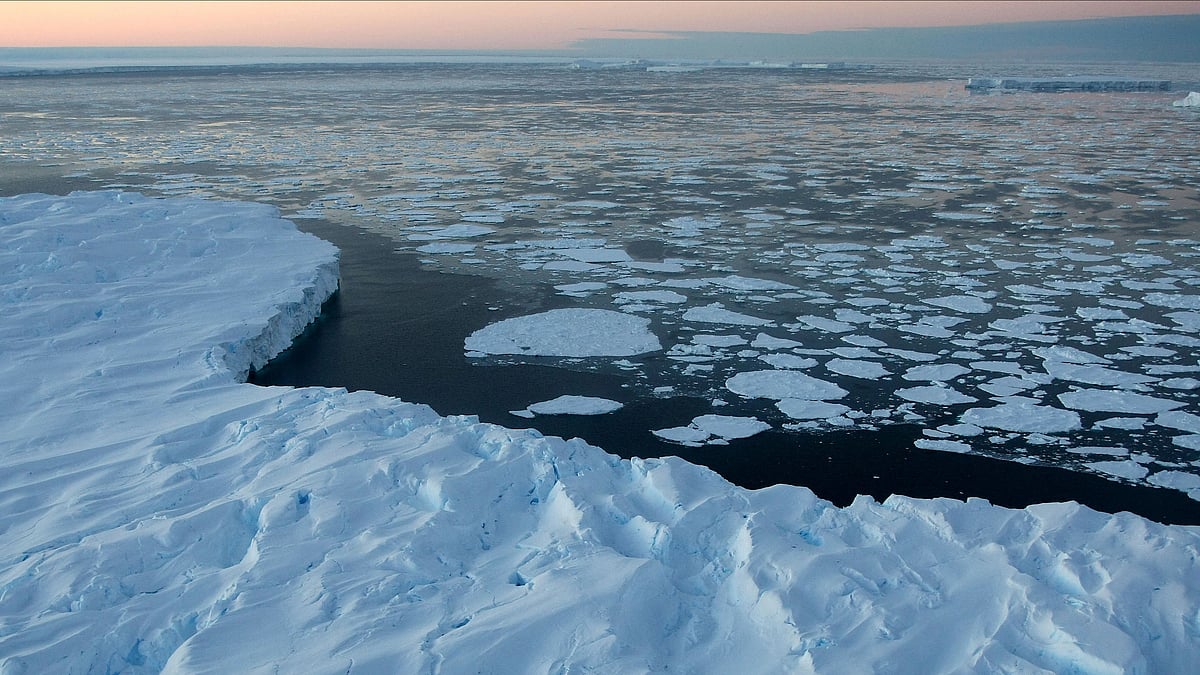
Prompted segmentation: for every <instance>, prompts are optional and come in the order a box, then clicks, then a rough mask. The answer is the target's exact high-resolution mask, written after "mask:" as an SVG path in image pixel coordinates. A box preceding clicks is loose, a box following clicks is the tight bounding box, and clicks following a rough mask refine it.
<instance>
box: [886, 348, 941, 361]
mask: <svg viewBox="0 0 1200 675" xmlns="http://www.w3.org/2000/svg"><path fill="white" fill-rule="evenodd" d="M879 351H881V352H883V353H885V354H891V355H892V356H899V357H900V358H902V359H908V360H909V361H917V362H928V361H937V359H938V355H937V354H930V353H929V352H918V351H913V350H911V349H896V348H893V347H889V348H887V349H880V350H879Z"/></svg>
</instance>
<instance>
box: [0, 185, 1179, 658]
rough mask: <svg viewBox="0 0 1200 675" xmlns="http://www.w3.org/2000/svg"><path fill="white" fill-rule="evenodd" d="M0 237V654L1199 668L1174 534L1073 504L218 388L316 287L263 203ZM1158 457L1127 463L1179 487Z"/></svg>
mask: <svg viewBox="0 0 1200 675" xmlns="http://www.w3.org/2000/svg"><path fill="white" fill-rule="evenodd" d="M0 238H2V240H3V241H4V242H5V246H4V247H3V248H2V249H0V303H3V310H4V311H3V312H0V340H2V341H3V344H4V358H3V359H0V396H2V397H3V400H4V401H5V405H4V406H3V407H0V448H3V452H2V453H0V504H3V505H4V508H3V509H0V533H3V536H0V627H2V628H0V671H3V672H5V673H9V672H13V673H44V672H61V673H84V672H122V673H134V674H138V673H156V672H164V671H165V672H172V673H191V672H267V671H273V672H313V671H314V670H317V671H322V672H359V671H363V672H401V673H412V672H443V673H462V672H481V671H482V672H496V673H501V672H503V673H532V672H661V671H666V670H670V671H672V672H711V673H717V672H738V673H778V672H829V673H851V672H885V671H888V672H896V671H900V672H914V673H915V672H1164V673H1166V672H1190V670H1191V669H1192V668H1193V666H1194V664H1195V663H1196V661H1197V659H1198V658H1200V639H1198V637H1197V636H1198V635H1200V624H1198V623H1197V619H1196V617H1197V607H1200V562H1198V561H1197V557H1196V555H1195V551H1196V550H1197V549H1198V548H1200V530H1198V529H1197V528H1190V527H1172V526H1163V525H1159V524H1156V523H1153V522H1150V521H1147V520H1145V519H1143V518H1140V517H1137V516H1134V515H1132V514H1128V513H1121V514H1116V515H1107V514H1101V513H1097V512H1095V511H1092V510H1090V509H1087V508H1085V507H1082V506H1079V505H1077V504H1073V503H1066V504H1045V505H1038V506H1032V507H1029V508H1027V509H1022V510H1012V509H1005V508H999V507H995V506H992V505H990V504H988V503H986V502H983V501H980V500H968V501H966V502H962V501H955V500H950V499H936V500H917V499H908V498H903V497H892V498H889V499H888V500H886V501H884V502H883V503H878V502H876V501H874V500H872V499H869V498H859V499H858V500H856V501H855V502H854V503H853V504H852V505H851V506H849V507H847V508H845V509H839V508H835V507H833V506H832V505H830V504H829V503H828V502H825V501H823V500H820V499H817V498H816V497H815V496H814V495H813V494H812V493H811V492H810V491H808V490H806V489H804V488H797V487H787V486H776V487H770V488H766V489H761V490H754V491H750V490H743V489H740V488H737V487H734V486H732V485H730V484H729V483H727V482H726V481H724V480H723V479H721V478H720V477H718V476H717V475H716V474H714V473H712V472H710V471H708V470H706V469H703V468H700V467H696V466H693V465H690V464H687V463H685V462H683V461H682V460H679V459H676V458H666V459H661V460H645V461H642V460H630V461H622V460H619V459H617V458H615V457H613V456H611V455H608V454H606V453H604V452H602V451H601V450H599V449H597V448H594V447H591V446H589V445H587V444H585V443H583V442H580V441H577V440H576V441H565V440H562V439H559V438H548V437H543V436H541V435H540V434H538V433H537V432H535V431H514V430H509V429H504V428H501V427H498V426H493V425H488V424H480V423H478V422H477V421H476V420H475V419H474V418H472V417H466V416H454V417H439V416H438V415H437V414H435V413H434V412H433V411H432V410H430V409H429V408H428V407H426V406H421V405H416V404H409V403H404V402H401V401H398V400H396V399H391V398H387V397H384V396H379V395H377V394H373V393H370V392H347V391H345V390H342V389H325V388H301V389H293V388H286V387H257V386H253V385H249V384H244V383H240V382H239V381H238V379H239V374H240V373H242V372H243V371H244V369H245V368H247V367H250V366H251V365H254V364H261V363H262V362H263V359H265V358H267V357H269V355H270V354H271V353H273V352H274V351H277V350H278V348H281V347H282V346H284V345H285V344H286V343H287V342H288V341H289V340H290V339H292V338H293V337H294V336H295V335H296V334H298V333H299V331H300V330H302V328H303V326H304V323H305V322H306V321H307V320H308V319H310V318H311V317H312V316H313V315H315V313H316V312H317V311H318V310H319V307H320V305H321V302H322V301H323V300H324V299H325V297H327V296H328V295H329V294H330V293H332V292H333V290H334V288H335V287H336V281H337V254H336V251H335V250H334V249H333V248H332V247H330V246H329V245H327V244H325V243H323V242H320V241H317V240H315V239H313V238H312V237H309V236H307V235H302V234H300V233H298V232H296V231H295V229H294V228H293V227H292V226H291V225H290V224H289V223H286V222H285V221H282V220H280V219H279V218H278V217H277V216H276V215H275V212H274V211H273V210H272V209H269V208H266V207H260V206H253V205H243V204H231V203H213V202H202V201H195V200H176V199H172V200H150V199H145V198H142V197H139V196H137V195H129V194H124V193H98V194H84V193H77V194H74V195H71V196H68V197H52V196H45V195H32V196H23V197H17V198H10V199H0ZM592 318H596V317H594V316H592ZM797 374H798V373H790V374H789V375H797ZM752 379H754V378H752ZM790 384H791V385H792V386H782V387H779V388H780V389H785V390H787V391H789V392H791V391H793V390H797V389H799V390H803V389H805V387H803V386H800V387H797V386H794V385H796V384H797V383H796V382H794V381H793V382H791V383H790ZM1170 414H1171V413H1162V414H1161V415H1160V417H1163V416H1167V415H1170ZM1176 417H1177V416H1176ZM1169 421H1171V422H1172V423H1178V424H1180V425H1184V424H1188V423H1189V422H1188V421H1187V420H1175V419H1174V418H1171V419H1170V420H1169ZM696 423H697V427H696V430H697V431H701V432H702V433H707V431H703V430H702V427H703V428H704V429H712V430H724V432H730V431H733V430H734V428H735V427H737V428H738V429H741V430H743V431H744V430H746V429H748V428H749V426H751V425H752V423H750V422H747V421H736V420H733V419H730V418H725V419H708V418H707V417H705V418H703V419H701V418H697V420H696ZM942 445H943V446H945V447H940V448H939V449H945V450H953V449H954V448H951V447H949V445H948V444H942ZM1103 468H1106V469H1109V470H1112V471H1116V472H1119V473H1131V472H1132V471H1133V470H1134V469H1133V467H1131V466H1127V465H1122V466H1117V465H1115V464H1104V465H1103ZM1176 473H1177V472H1176ZM1176 473H1172V472H1169V471H1163V472H1159V474H1156V475H1155V476H1152V477H1151V478H1152V480H1154V481H1155V482H1158V483H1162V484H1172V485H1181V486H1182V487H1183V488H1186V489H1193V487H1194V486H1193V485H1192V484H1190V483H1186V484H1185V482H1186V480H1187V479H1186V478H1183V477H1181V476H1185V475H1186V474H1179V475H1176Z"/></svg>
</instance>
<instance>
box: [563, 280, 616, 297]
mask: <svg viewBox="0 0 1200 675" xmlns="http://www.w3.org/2000/svg"><path fill="white" fill-rule="evenodd" d="M606 288H608V284H606V283H604V282H602V281H581V282H579V283H574V284H559V285H557V286H555V287H554V289H555V290H557V291H558V292H560V293H562V294H563V295H569V296H571V297H576V298H579V297H587V296H589V295H591V294H592V293H594V292H596V291H602V290H604V289H606Z"/></svg>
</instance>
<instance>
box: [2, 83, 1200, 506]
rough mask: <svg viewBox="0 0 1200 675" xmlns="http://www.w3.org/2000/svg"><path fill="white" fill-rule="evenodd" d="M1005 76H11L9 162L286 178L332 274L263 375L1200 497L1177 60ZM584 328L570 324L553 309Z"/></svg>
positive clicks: (727, 461)
mask: <svg viewBox="0 0 1200 675" xmlns="http://www.w3.org/2000/svg"><path fill="white" fill-rule="evenodd" d="M1139 69H1140V71H1145V72H1139V73H1137V75H1138V76H1143V77H1145V76H1156V77H1164V78H1167V79H1176V80H1178V79H1179V73H1175V72H1171V71H1170V69H1167V68H1163V69H1161V72H1160V69H1155V68H1153V67H1149V66H1142V67H1139ZM1017 70H1020V69H1011V68H1010V69H1006V70H1005V72H1004V73H1003V74H1004V75H1042V74H1046V73H1047V72H1048V69H1047V68H1033V67H1028V66H1026V67H1024V68H1023V70H1024V72H1016V71H1017ZM991 74H996V73H994V72H992V71H991V70H988V71H984V70H982V69H980V68H979V67H970V66H962V67H955V66H948V65H942V66H938V67H936V68H922V67H919V66H912V65H906V66H877V67H875V68H871V69H866V70H853V71H829V72H822V71H801V70H784V71H775V70H770V71H768V70H754V69H708V70H701V71H697V72H672V73H662V72H647V71H645V70H644V69H611V70H570V69H567V68H565V67H563V66H562V65H561V64H523V65H487V64H457V65H432V64H389V65H362V64H359V65H346V64H341V65H337V64H333V65H328V66H321V67H301V66H276V67H253V68H247V67H240V66H228V67H223V68H208V69H177V70H169V71H166V70H154V69H148V70H145V71H143V72H128V73H82V74H64V75H44V76H36V77H28V76H27V77H6V78H4V80H3V84H4V86H3V87H2V88H0V132H2V137H3V147H2V150H0V193H2V194H5V195H12V194H20V193H25V192H35V191H41V192H57V193H65V192H66V191H69V190H72V189H81V188H87V189H95V188H117V189H134V190H137V191H139V192H142V193H145V194H148V195H159V196H188V197H205V198H212V199H232V200H242V201H247V200H248V201H257V202H264V203H268V204H272V205H274V206H276V207H278V208H279V209H280V211H281V213H282V215H283V216H284V217H285V218H289V219H292V220H294V221H295V222H296V223H297V224H299V226H300V227H301V228H302V229H306V230H308V231H310V232H314V233H317V234H319V235H320V236H323V237H324V238H326V239H329V240H330V241H333V242H334V243H335V244H337V245H338V246H339V247H340V248H342V250H343V252H344V258H343V261H342V265H343V281H344V283H343V287H342V290H341V292H340V293H339V294H338V296H336V297H335V299H334V300H333V301H332V302H331V304H330V305H327V308H326V310H327V311H326V317H325V319H324V320H322V321H320V322H318V324H317V325H316V326H315V327H314V328H313V329H312V330H310V331H309V332H308V333H307V334H306V336H305V337H304V338H302V339H301V341H300V342H299V343H298V344H297V346H296V347H295V348H294V349H293V350H292V351H291V352H290V353H288V354H285V355H284V356H283V357H282V359H281V360H279V361H277V362H276V363H275V364H274V365H271V366H268V367H266V368H264V369H263V370H262V371H260V372H259V373H258V374H257V376H256V378H255V381H259V382H263V383H286V384H320V385H334V386H345V387H348V388H350V389H369V390H372V391H377V392H380V393H384V394H389V395H395V396H399V397H401V398H403V399H405V400H408V401H414V402H421V403H428V404H430V405H432V406H433V407H434V408H435V409H436V410H438V411H439V412H440V413H443V414H451V413H453V414H474V415H478V416H479V417H480V419H482V420H484V421H487V422H495V423H500V424H503V425H505V426H508V427H533V428H537V429H539V430H541V431H543V432H545V433H548V434H554V435H561V436H565V437H573V436H579V437H582V438H584V439H586V440H588V441H592V442H595V443H597V444H599V445H601V446H602V447H604V448H606V449H607V450H609V451H611V452H615V453H618V454H621V455H623V456H638V457H652V456H662V455H678V456H681V457H683V458H685V459H689V460H691V461H695V462H697V463H702V464H705V465H708V466H711V467H713V468H715V469H717V470H718V471H720V472H721V473H723V474H724V475H726V476H727V477H729V478H731V479H732V480H734V481H735V482H738V483H739V484H742V485H745V486H747V487H760V486H763V485H768V484H772V483H775V482H781V481H782V482H791V483H795V484H800V485H808V486H811V487H813V489H814V490H816V492H817V493H818V494H819V495H820V496H822V497H826V498H829V499H833V500H835V501H837V502H838V503H849V502H850V501H851V500H852V498H853V496H854V495H855V494H873V495H875V496H877V497H879V498H883V497H886V496H888V495H890V494H892V493H898V494H907V495H913V496H954V497H965V496H985V497H987V498H988V499H990V500H992V501H995V502H998V503H1006V504H1011V505H1017V506H1020V505H1024V504H1028V503H1034V502H1041V501H1060V500H1067V499H1078V500H1080V501H1084V502H1085V503H1089V504H1092V505H1094V506H1097V507H1098V508H1101V509H1104V510H1108V511H1118V510H1132V511H1137V512H1139V513H1143V514H1145V515H1148V516H1150V517H1152V518H1157V519H1159V520H1164V521H1168V522H1196V521H1198V520H1200V514H1198V510H1197V506H1198V502H1197V501H1196V500H1197V499H1198V498H1200V406H1198V403H1197V402H1198V400H1200V357H1198V354H1200V349H1198V348H1197V347H1198V345H1200V266H1198V264H1197V260H1198V258H1200V225H1198V224H1200V195H1198V193H1197V187H1198V185H1200V152H1198V149H1200V148H1198V147H1197V146H1200V115H1197V113H1196V112H1195V111H1194V110H1190V109H1184V108H1179V107H1174V106H1172V105H1171V103H1172V101H1174V100H1177V99H1178V98H1180V93H1179V92H1178V91H1172V92H1153V93H1145V92H1139V93H1103V94H1100V93H1077V94H1075V93H1072V94H1053V95H1051V94H1037V93H1011V94H994V95H972V94H968V93H967V92H966V91H965V89H964V87H963V85H964V82H965V80H966V78H967V77H971V76H977V75H991ZM560 310H575V311H577V312H582V311H584V310H587V313H582V314H562V313H556V312H559V311H560ZM592 320H595V323H588V322H589V321H592ZM564 325H565V326H568V327H574V328H577V329H579V331H581V332H574V333H571V332H569V331H568V333H565V334H562V335H559V336H558V337H557V338H555V339H553V340H549V341H545V340H542V341H539V340H538V339H536V338H537V336H539V335H541V336H545V335H547V334H550V333H552V332H553V330H556V329H557V328H558V327H562V326H564ZM589 326H591V328H590V329H589ZM522 336H524V337H522ZM615 338H620V340H616V342H620V343H621V344H613V341H614V339H615ZM523 339H524V340H525V342H524V343H521V340H523ZM518 343H521V344H520V345H518V346H516V347H514V346H513V345H517V344H518ZM503 345H507V346H503ZM559 347H562V349H560V348H559ZM575 347H578V349H575ZM562 397H568V398H562ZM572 397H574V398H572ZM572 405H575V406H576V407H574V408H572ZM572 413H587V414H572Z"/></svg>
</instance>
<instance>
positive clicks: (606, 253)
mask: <svg viewBox="0 0 1200 675" xmlns="http://www.w3.org/2000/svg"><path fill="white" fill-rule="evenodd" d="M558 253H559V255H563V256H566V257H568V258H570V259H572V260H578V261H579V262H584V263H612V262H630V261H632V260H633V258H631V257H629V254H628V253H626V252H625V251H624V250H623V249H619V248H568V249H563V250H561V251H559V252H558Z"/></svg>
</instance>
